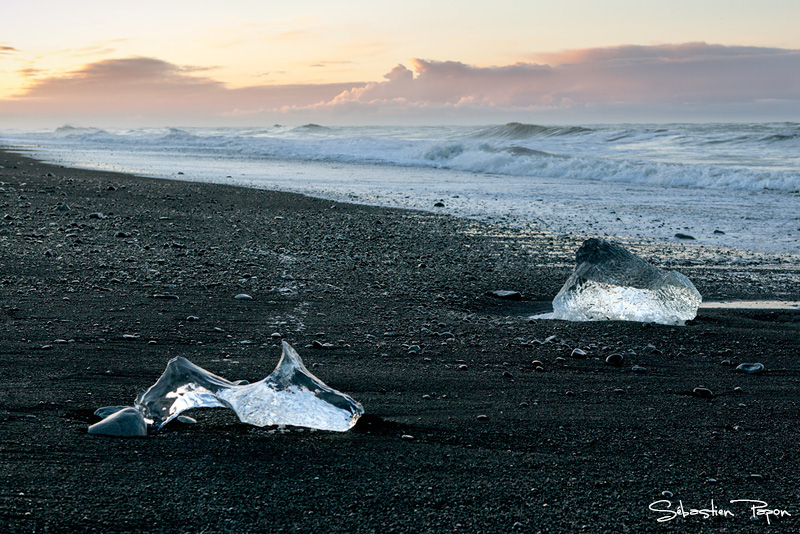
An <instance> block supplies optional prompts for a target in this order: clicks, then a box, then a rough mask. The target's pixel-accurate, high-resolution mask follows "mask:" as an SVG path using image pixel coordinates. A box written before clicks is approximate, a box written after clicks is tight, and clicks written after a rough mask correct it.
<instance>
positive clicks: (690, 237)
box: [675, 233, 694, 241]
mask: <svg viewBox="0 0 800 534" xmlns="http://www.w3.org/2000/svg"><path fill="white" fill-rule="evenodd" d="M675 237H677V238H678V239H686V240H692V241H694V237H692V236H690V235H689V234H681V233H677V234H675Z"/></svg>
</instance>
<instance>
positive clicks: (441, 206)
mask: <svg viewBox="0 0 800 534" xmlns="http://www.w3.org/2000/svg"><path fill="white" fill-rule="evenodd" d="M433 207H434V208H443V207H444V202H437V203H435V204H434V205H433Z"/></svg>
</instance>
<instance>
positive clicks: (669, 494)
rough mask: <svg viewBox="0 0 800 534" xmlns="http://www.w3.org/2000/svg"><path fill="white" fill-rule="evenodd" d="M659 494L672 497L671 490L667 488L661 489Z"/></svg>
mask: <svg viewBox="0 0 800 534" xmlns="http://www.w3.org/2000/svg"><path fill="white" fill-rule="evenodd" d="M661 496H662V497H666V498H667V499H669V498H671V497H672V492H671V491H669V490H665V491H662V492H661Z"/></svg>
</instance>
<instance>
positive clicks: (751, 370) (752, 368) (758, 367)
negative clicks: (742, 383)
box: [736, 363, 764, 375]
mask: <svg viewBox="0 0 800 534" xmlns="http://www.w3.org/2000/svg"><path fill="white" fill-rule="evenodd" d="M736 370H737V371H742V372H744V373H747V374H749V375H756V374H758V373H761V372H763V371H764V364H763V363H740V364H739V365H737V366H736Z"/></svg>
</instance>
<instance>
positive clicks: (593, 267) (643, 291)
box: [553, 238, 702, 325]
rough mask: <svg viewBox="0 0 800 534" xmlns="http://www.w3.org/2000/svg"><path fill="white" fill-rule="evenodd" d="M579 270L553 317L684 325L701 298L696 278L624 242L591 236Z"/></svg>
mask: <svg viewBox="0 0 800 534" xmlns="http://www.w3.org/2000/svg"><path fill="white" fill-rule="evenodd" d="M575 261H576V265H575V270H574V271H573V272H572V275H570V277H569V279H568V280H567V282H566V283H565V284H564V287H562V288H561V291H559V292H558V295H556V298H555V299H553V318H554V319H566V320H568V321H602V320H619V321H640V322H648V323H649V322H653V323H660V324H672V325H674V324H683V323H684V321H688V320H691V319H694V317H695V316H696V315H697V308H698V307H699V306H700V302H701V301H702V297H701V296H700V293H699V292H698V291H697V289H696V288H695V287H694V284H692V282H691V281H689V279H688V278H686V277H685V276H683V275H682V274H680V273H678V272H676V271H670V272H666V271H663V270H661V269H659V268H658V267H655V266H653V265H651V264H649V263H647V262H646V261H645V260H643V259H642V258H640V257H638V256H636V255H634V254H632V253H631V252H629V251H627V250H625V249H624V248H622V247H621V246H619V245H615V244H613V243H609V242H608V241H605V240H603V239H598V238H592V239H588V240H587V241H585V242H584V243H583V245H581V248H579V249H578V252H577V253H576V254H575Z"/></svg>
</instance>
